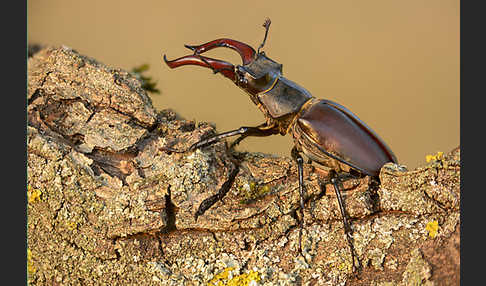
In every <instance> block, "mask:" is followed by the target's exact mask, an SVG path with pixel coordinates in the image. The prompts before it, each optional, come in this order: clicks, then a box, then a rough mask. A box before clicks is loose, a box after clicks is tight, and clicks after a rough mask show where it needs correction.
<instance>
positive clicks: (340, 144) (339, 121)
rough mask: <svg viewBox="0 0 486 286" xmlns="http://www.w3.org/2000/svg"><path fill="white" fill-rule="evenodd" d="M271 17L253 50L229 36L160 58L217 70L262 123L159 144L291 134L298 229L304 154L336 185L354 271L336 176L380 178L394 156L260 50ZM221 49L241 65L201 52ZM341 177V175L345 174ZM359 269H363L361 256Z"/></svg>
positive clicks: (206, 203)
mask: <svg viewBox="0 0 486 286" xmlns="http://www.w3.org/2000/svg"><path fill="white" fill-rule="evenodd" d="M270 23H271V22H270V19H268V18H267V19H266V21H265V23H264V24H263V26H264V27H265V37H264V39H263V42H262V43H261V45H260V46H259V48H258V50H257V51H255V50H254V49H253V48H252V47H251V46H249V45H247V44H245V43H242V42H239V41H236V40H232V39H227V38H221V39H217V40H213V41H210V42H207V43H205V44H202V45H198V46H190V45H184V46H185V47H186V48H188V49H190V50H192V51H193V54H192V55H188V56H184V57H180V58H177V59H174V60H171V61H169V60H167V58H166V56H165V55H164V61H165V63H166V64H167V65H168V66H169V67H170V68H177V67H180V66H183V65H198V66H202V67H206V68H209V69H211V70H212V71H213V72H214V73H221V74H222V75H223V76H225V77H226V78H228V79H230V80H231V81H233V82H234V83H235V84H236V85H237V86H238V87H240V88H241V89H243V90H244V91H246V92H247V93H248V95H249V96H250V99H251V100H252V101H253V103H254V104H255V105H256V106H258V108H259V109H260V110H261V111H262V112H263V114H264V116H265V118H266V122H265V123H263V124H260V125H258V126H256V127H246V126H243V127H240V128H238V129H236V130H232V131H228V132H224V133H220V134H216V135H214V136H211V137H209V138H206V139H203V140H201V141H199V142H197V143H195V144H193V145H192V146H191V147H190V148H189V149H187V150H174V149H172V148H170V147H166V148H163V149H164V150H165V151H168V152H186V151H190V150H195V149H197V148H200V147H203V146H206V145H210V144H212V143H215V142H217V141H219V140H221V139H223V138H226V137H230V136H236V135H240V137H238V138H237V139H236V140H235V141H234V142H233V144H232V146H234V145H236V144H238V143H240V142H241V140H243V139H244V138H246V137H248V136H261V137H263V136H270V135H274V134H281V135H286V134H287V133H290V134H292V136H293V139H294V144H295V145H294V147H293V148H292V150H291V156H292V158H293V159H294V160H295V161H296V163H297V167H298V177H299V192H300V208H301V214H302V218H301V228H302V223H303V222H302V221H303V209H304V196H305V194H304V183H303V164H304V160H303V157H302V155H301V154H302V153H303V154H304V155H305V156H306V157H307V158H308V159H309V160H310V161H312V162H316V163H318V164H320V165H324V166H328V167H331V168H332V169H333V170H334V172H332V176H331V180H330V182H331V183H332V184H333V186H334V190H335V192H336V197H337V200H338V204H339V208H340V211H341V215H342V220H343V224H344V232H345V234H346V238H347V241H348V245H349V247H350V250H351V256H352V259H353V271H354V270H355V269H356V267H355V257H356V255H355V251H354V247H353V243H352V230H351V227H350V224H349V222H348V221H347V218H346V212H345V209H344V205H343V202H342V197H341V194H340V191H339V183H340V179H342V178H344V177H346V175H349V174H350V172H349V170H352V169H354V170H355V171H357V172H358V173H360V174H362V175H369V176H372V177H373V178H375V179H378V178H377V177H378V175H379V172H380V169H381V167H382V166H383V165H384V164H385V163H387V162H393V163H397V159H396V157H395V155H394V154H393V152H392V151H391V149H390V148H389V147H388V146H387V145H386V144H385V142H384V141H383V140H382V139H381V138H380V137H379V136H378V135H377V134H376V133H375V132H374V131H373V130H372V129H371V128H370V127H368V125H366V124H365V123H364V122H363V121H362V120H360V119H359V118H358V117H357V116H356V115H355V114H353V113H352V112H351V111H350V110H348V109H347V108H346V107H344V106H342V105H340V104H338V103H336V102H333V101H330V100H327V99H317V98H315V97H313V96H312V95H311V93H310V92H309V91H307V90H306V89H305V88H303V87H301V86H300V85H298V84H296V83H294V82H292V81H290V80H288V79H287V78H285V77H283V75H282V64H279V63H277V62H275V61H274V60H272V59H270V58H269V57H267V56H266V54H265V52H263V51H261V49H262V48H263V46H264V45H265V41H266V39H267V35H268V30H269V27H270ZM218 47H225V48H230V49H233V50H235V51H237V52H238V53H239V54H240V56H241V59H242V61H243V64H242V65H233V64H231V63H228V62H225V61H222V60H218V59H213V58H209V57H205V56H202V55H201V54H202V53H204V52H206V51H209V50H211V49H214V48H218ZM236 173H237V171H235V170H233V172H232V173H231V174H230V180H228V182H227V184H224V185H223V187H222V189H221V190H220V192H219V193H218V194H217V195H215V196H213V197H211V198H209V199H206V200H205V201H203V202H202V203H201V205H200V206H199V209H198V210H197V212H196V214H195V218H196V219H197V216H199V215H201V214H203V213H204V211H206V210H207V209H208V208H210V207H211V205H212V204H214V203H215V202H216V201H217V200H219V199H221V197H222V196H223V195H224V193H225V192H227V191H228V190H229V188H230V187H231V183H232V181H233V180H234V177H235V176H236ZM343 175H344V176H343ZM356 260H357V261H358V267H359V268H361V264H360V261H359V259H358V258H357V257H356Z"/></svg>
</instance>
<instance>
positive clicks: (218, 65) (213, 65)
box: [164, 55, 236, 82]
mask: <svg viewBox="0 0 486 286" xmlns="http://www.w3.org/2000/svg"><path fill="white" fill-rule="evenodd" d="M164 61H165V63H166V64H167V65H168V66H169V67H170V68H171V69H173V68H177V67H180V66H185V65H196V66H202V67H205V68H209V69H211V70H213V72H214V73H218V72H220V73H221V74H222V75H224V76H225V77H227V78H229V79H230V80H232V81H233V82H234V81H235V80H236V74H235V66H234V65H233V64H230V63H228V62H225V61H221V60H217V59H213V58H208V57H203V56H200V55H190V56H185V57H180V58H177V59H175V60H171V61H169V60H167V57H166V56H165V55H164Z"/></svg>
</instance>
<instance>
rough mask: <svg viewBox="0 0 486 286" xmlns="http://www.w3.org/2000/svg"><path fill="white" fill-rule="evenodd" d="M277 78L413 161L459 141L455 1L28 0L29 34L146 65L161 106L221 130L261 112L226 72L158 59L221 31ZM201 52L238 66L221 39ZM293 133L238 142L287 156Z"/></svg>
mask: <svg viewBox="0 0 486 286" xmlns="http://www.w3.org/2000/svg"><path fill="white" fill-rule="evenodd" d="M265 17H270V18H271V20H272V25H271V27H270V33H269V37H268V39H267V43H266V46H265V49H264V50H265V52H266V53H267V55H268V56H269V57H270V58H272V59H274V60H276V61H277V62H280V63H282V64H283V65H284V76H285V77H287V78H289V79H291V80H292V81H295V82H297V83H298V84H301V85H302V86H304V87H305V88H306V89H307V90H309V91H310V92H311V93H312V94H313V95H314V96H315V97H318V98H326V99H330V100H333V101H336V102H338V103H341V104H342V105H344V106H346V107H348V108H349V109H350V110H352V111H353V112H354V113H355V114H357V115H358V116H359V117H360V118H361V119H362V120H363V121H365V122H366V123H367V124H368V125H369V126H371V127H372V128H373V129H374V130H375V131H376V132H377V133H378V134H379V135H380V136H381V137H382V138H383V139H384V140H385V141H386V142H387V144H388V145H389V146H390V147H391V148H392V150H393V151H394V152H395V154H396V155H397V157H398V159H399V161H400V163H402V164H405V165H407V166H408V167H409V168H414V167H417V166H419V165H423V164H424V163H425V155H427V154H435V153H436V152H437V151H444V152H448V151H450V150H451V149H452V148H454V147H456V146H458V145H459V0H427V1H423V0H408V1H398V0H396V1H395V0H373V1H349V0H344V1H314V2H304V1H250V0H246V1H111V0H110V1H107V0H104V1H95V0H89V1H61V0H49V1H40V0H30V1H28V41H29V43H41V44H53V45H62V44H63V45H67V46H69V47H71V48H74V49H75V50H77V51H79V52H80V53H81V54H85V55H88V56H90V57H93V58H95V59H97V60H99V61H101V62H103V63H105V64H107V65H109V66H112V67H119V68H123V69H126V70H130V69H131V68H133V67H134V66H137V65H141V64H144V63H149V64H150V70H149V72H148V74H149V75H150V76H152V77H153V78H154V79H155V80H156V81H157V82H158V85H157V87H158V88H159V89H160V90H161V91H162V93H161V94H159V95H157V94H154V95H152V100H153V103H154V105H155V106H156V108H157V109H162V108H167V107H171V108H173V109H175V110H176V111H177V112H178V113H180V114H181V115H182V116H184V117H185V118H187V119H197V120H198V121H210V122H214V123H216V126H217V129H218V131H219V132H222V131H227V130H230V129H235V128H238V127H240V126H242V125H246V126H253V125H257V124H259V123H262V122H263V120H264V119H263V116H262V114H261V113H260V112H259V111H258V110H257V108H256V107H255V106H254V105H253V104H252V103H251V102H250V100H249V99H248V98H247V95H246V94H245V93H244V92H242V91H241V90H240V89H238V88H237V87H236V86H234V85H233V84H232V83H231V82H230V81H228V80H227V79H225V78H223V77H222V76H221V75H216V76H215V75H213V74H212V73H211V71H209V70H206V69H203V68H199V67H183V68H180V69H177V70H170V69H169V68H168V67H166V66H165V65H163V64H162V63H161V57H162V55H163V54H167V56H168V58H169V59H172V58H175V57H179V56H182V55H186V54H189V53H190V51H189V50H187V49H185V48H184V47H183V44H193V45H194V44H201V43H204V42H207V41H209V40H213V39H216V38H220V37H229V38H233V39H237V40H240V41H243V42H246V43H248V44H250V45H252V46H253V47H254V48H255V49H256V48H257V47H258V45H259V44H260V43H261V41H262V39H263V35H264V29H263V27H262V26H261V25H262V23H263V21H264V19H265ZM208 56H210V57H215V58H220V59H223V60H227V61H230V62H232V63H235V64H239V63H241V60H240V59H239V56H238V55H237V54H236V53H235V52H234V51H231V50H224V49H217V50H214V51H211V52H209V53H208ZM291 145H292V140H291V138H290V137H289V136H286V137H282V136H273V137H270V138H250V139H247V140H245V141H244V143H242V144H241V147H240V149H246V150H249V151H261V152H266V153H274V154H279V155H285V156H288V155H289V152H290V149H291Z"/></svg>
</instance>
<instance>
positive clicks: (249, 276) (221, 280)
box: [208, 267, 261, 286]
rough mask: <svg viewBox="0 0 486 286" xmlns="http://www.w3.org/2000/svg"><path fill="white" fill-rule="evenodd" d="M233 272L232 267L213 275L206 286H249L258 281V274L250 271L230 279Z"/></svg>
mask: <svg viewBox="0 0 486 286" xmlns="http://www.w3.org/2000/svg"><path fill="white" fill-rule="evenodd" d="M233 270H235V268H234V267H228V268H226V269H224V270H223V271H222V272H221V273H218V274H216V275H214V277H213V279H211V281H209V283H208V286H249V285H252V282H253V284H255V283H256V282H258V281H260V279H261V278H260V273H258V272H257V271H253V270H251V271H250V272H248V273H243V274H240V275H236V276H233V277H232V278H229V277H230V272H231V271H233Z"/></svg>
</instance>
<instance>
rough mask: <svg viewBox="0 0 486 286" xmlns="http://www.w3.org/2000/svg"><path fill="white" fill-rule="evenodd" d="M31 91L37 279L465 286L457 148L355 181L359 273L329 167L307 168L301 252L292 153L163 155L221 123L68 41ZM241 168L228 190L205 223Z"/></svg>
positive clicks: (52, 50)
mask: <svg viewBox="0 0 486 286" xmlns="http://www.w3.org/2000/svg"><path fill="white" fill-rule="evenodd" d="M187 96H191V95H187ZM27 98H28V106H27V113H28V127H27V147H28V161H27V171H28V186H29V190H28V192H29V197H28V198H29V200H28V225H27V233H28V250H29V251H28V253H29V257H28V275H29V276H28V279H29V282H30V284H31V285H75V284H79V285H100V284H109V285H129V284H137V285H189V284H192V285H199V284H205V283H208V282H210V281H216V280H217V279H215V278H218V279H220V281H222V280H221V279H223V278H224V277H226V278H225V279H226V280H225V281H226V282H228V281H229V280H230V279H231V277H240V278H243V277H246V278H248V277H255V278H254V279H256V280H258V281H257V283H259V284H262V285H293V284H307V283H310V285H322V284H326V283H327V284H329V285H344V284H348V285H407V284H408V283H412V282H413V283H421V284H433V283H435V284H441V285H443V281H450V284H451V285H457V284H458V283H459V282H458V281H459V260H458V256H459V243H460V240H459V234H460V230H459V226H460V214H459V205H460V190H459V185H460V162H459V161H460V149H459V148H456V149H454V150H452V151H451V152H449V153H448V154H445V155H444V156H441V157H437V158H435V159H434V160H432V162H429V163H428V164H426V165H424V166H422V167H420V168H417V169H415V170H411V171H407V170H406V169H404V168H403V166H399V165H395V164H391V163H390V164H387V165H385V166H384V167H383V168H382V170H381V173H380V182H381V184H380V185H379V186H375V185H373V182H372V181H371V180H370V179H369V178H367V177H365V178H361V179H352V180H348V181H346V182H344V191H343V196H344V199H345V205H346V210H347V213H348V215H349V218H350V220H351V223H352V227H353V238H354V245H355V248H356V251H357V254H358V256H359V259H360V260H361V262H362V263H363V269H362V271H361V272H360V273H359V274H353V273H352V272H351V265H352V264H351V256H350V252H349V249H348V247H347V243H346V238H345V236H344V232H343V225H342V221H341V215H340V212H339V208H338V205H337V201H336V197H335V195H334V194H333V190H332V186H327V187H324V188H323V189H321V187H320V184H319V181H325V179H326V172H325V171H320V170H316V169H315V167H314V166H312V165H309V164H306V165H305V166H304V177H305V181H304V183H305V186H306V194H307V196H306V203H305V210H304V227H303V229H302V237H301V238H302V253H301V252H300V249H299V232H300V227H299V226H300V219H301V217H300V210H299V191H298V180H297V169H296V166H295V163H294V162H293V161H292V160H291V159H290V158H283V157H276V156H272V155H267V154H261V153H248V152H236V151H234V150H230V149H229V148H228V146H227V144H226V143H225V142H219V143H216V144H214V145H211V146H208V147H204V148H201V149H197V150H195V151H190V152H185V153H168V152H164V151H162V150H161V149H163V148H164V147H173V148H177V149H185V148H188V147H189V146H191V145H192V144H193V143H195V142H197V141H199V140H200V139H201V138H205V137H207V136H210V135H211V134H214V133H215V132H216V130H215V128H214V127H213V126H212V125H211V124H208V123H199V124H197V125H196V124H195V123H194V122H192V121H188V120H184V119H182V118H180V117H179V116H178V115H177V114H176V113H175V112H173V111H171V110H170V109H164V110H161V111H157V110H155V108H154V107H153V106H152V103H151V101H150V98H149V97H148V96H147V94H146V92H145V91H144V90H143V88H142V86H141V83H140V82H139V80H137V78H136V77H134V76H132V75H131V74H130V73H128V72H126V71H123V70H120V69H113V68H110V67H107V66H105V65H103V64H101V63H99V62H97V61H96V60H94V59H91V58H89V57H86V56H83V55H80V54H79V53H77V52H76V51H74V50H72V49H70V48H68V47H60V48H59V47H46V48H43V49H41V50H40V51H38V52H36V53H35V54H34V55H33V56H32V57H30V58H29V60H28V89H27ZM236 165H238V166H239V171H238V173H237V175H236V178H235V181H234V183H233V185H232V187H231V189H230V190H229V192H228V193H227V194H226V195H225V196H224V197H223V198H222V199H221V200H220V201H218V202H216V203H215V204H214V205H213V206H212V207H211V208H210V209H208V210H207V211H206V212H205V213H204V214H203V215H202V216H200V217H199V218H198V220H197V221H196V220H195V219H194V213H195V212H196V210H197V209H198V206H199V204H200V203H201V202H202V201H204V200H205V199H206V198H208V197H210V196H212V195H214V194H215V193H217V192H218V190H219V188H220V187H221V186H222V184H224V182H225V181H226V180H227V179H228V176H229V174H230V172H231V171H232V170H233V169H234V168H235V166H236ZM432 222H433V223H434V225H435V223H436V224H437V229H436V230H434V231H436V233H435V234H434V235H433V236H432V235H430V225H431V223H432ZM225 273H226V274H227V275H226V274H225ZM230 274H231V275H230ZM230 276H231V277H230ZM256 277H258V279H257V278H256ZM213 278H214V279H213Z"/></svg>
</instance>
